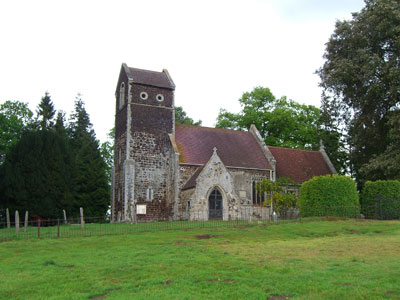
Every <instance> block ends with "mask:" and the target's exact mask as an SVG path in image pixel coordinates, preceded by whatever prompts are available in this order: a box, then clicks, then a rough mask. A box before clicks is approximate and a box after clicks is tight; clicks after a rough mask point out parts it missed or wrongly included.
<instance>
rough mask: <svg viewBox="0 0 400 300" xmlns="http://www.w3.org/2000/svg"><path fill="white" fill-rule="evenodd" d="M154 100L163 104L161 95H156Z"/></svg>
mask: <svg viewBox="0 0 400 300" xmlns="http://www.w3.org/2000/svg"><path fill="white" fill-rule="evenodd" d="M156 99H157V101H158V102H163V101H164V96H163V95H161V94H157V96H156Z"/></svg>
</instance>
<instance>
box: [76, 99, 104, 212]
mask: <svg viewBox="0 0 400 300" xmlns="http://www.w3.org/2000/svg"><path fill="white" fill-rule="evenodd" d="M69 130H70V136H71V145H72V152H73V158H74V172H73V176H72V182H73V189H74V208H75V211H76V214H78V213H79V207H83V208H84V210H85V215H86V216H105V214H106V211H107V209H108V206H109V202H110V196H109V195H110V190H109V186H108V179H107V175H106V164H105V162H104V160H103V158H102V156H101V153H100V149H99V141H98V140H97V139H96V136H95V133H94V130H93V129H92V124H91V123H90V118H89V115H88V113H87V112H86V109H85V106H84V102H83V100H82V99H81V97H80V95H78V96H77V98H76V101H75V111H74V112H73V114H72V118H71V122H70V128H69Z"/></svg>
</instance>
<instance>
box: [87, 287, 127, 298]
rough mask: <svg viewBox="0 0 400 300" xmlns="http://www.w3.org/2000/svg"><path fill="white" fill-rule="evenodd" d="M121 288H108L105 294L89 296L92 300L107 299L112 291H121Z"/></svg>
mask: <svg viewBox="0 0 400 300" xmlns="http://www.w3.org/2000/svg"><path fill="white" fill-rule="evenodd" d="M120 290H121V289H111V290H108V291H107V292H106V293H105V294H103V295H98V296H94V297H91V298H89V299H90V300H96V299H106V298H107V297H108V295H109V294H110V293H111V292H117V291H120Z"/></svg>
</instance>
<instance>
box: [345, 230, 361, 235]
mask: <svg viewBox="0 0 400 300" xmlns="http://www.w3.org/2000/svg"><path fill="white" fill-rule="evenodd" d="M346 231H347V233H350V234H360V233H359V232H358V231H356V230H354V229H346Z"/></svg>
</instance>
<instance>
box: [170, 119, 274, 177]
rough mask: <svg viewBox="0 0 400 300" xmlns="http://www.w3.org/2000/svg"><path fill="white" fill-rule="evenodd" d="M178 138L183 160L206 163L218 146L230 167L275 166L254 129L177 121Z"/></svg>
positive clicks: (222, 157)
mask: <svg viewBox="0 0 400 300" xmlns="http://www.w3.org/2000/svg"><path fill="white" fill-rule="evenodd" d="M175 140H176V143H177V146H178V149H179V153H180V154H181V155H180V162H181V163H186V164H193V165H204V164H206V163H207V162H208V160H209V159H210V157H211V155H212V154H213V148H214V147H216V148H217V154H218V156H219V157H220V158H221V160H222V162H223V163H224V165H225V166H227V167H240V168H249V169H262V170H269V169H272V168H271V166H270V164H269V163H268V161H267V159H266V158H265V156H264V153H263V151H262V150H261V148H260V146H259V145H258V143H257V141H256V139H255V138H254V136H253V135H252V133H251V132H247V131H235V130H228V129H220V128H208V127H200V126H190V125H180V124H176V126H175Z"/></svg>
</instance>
